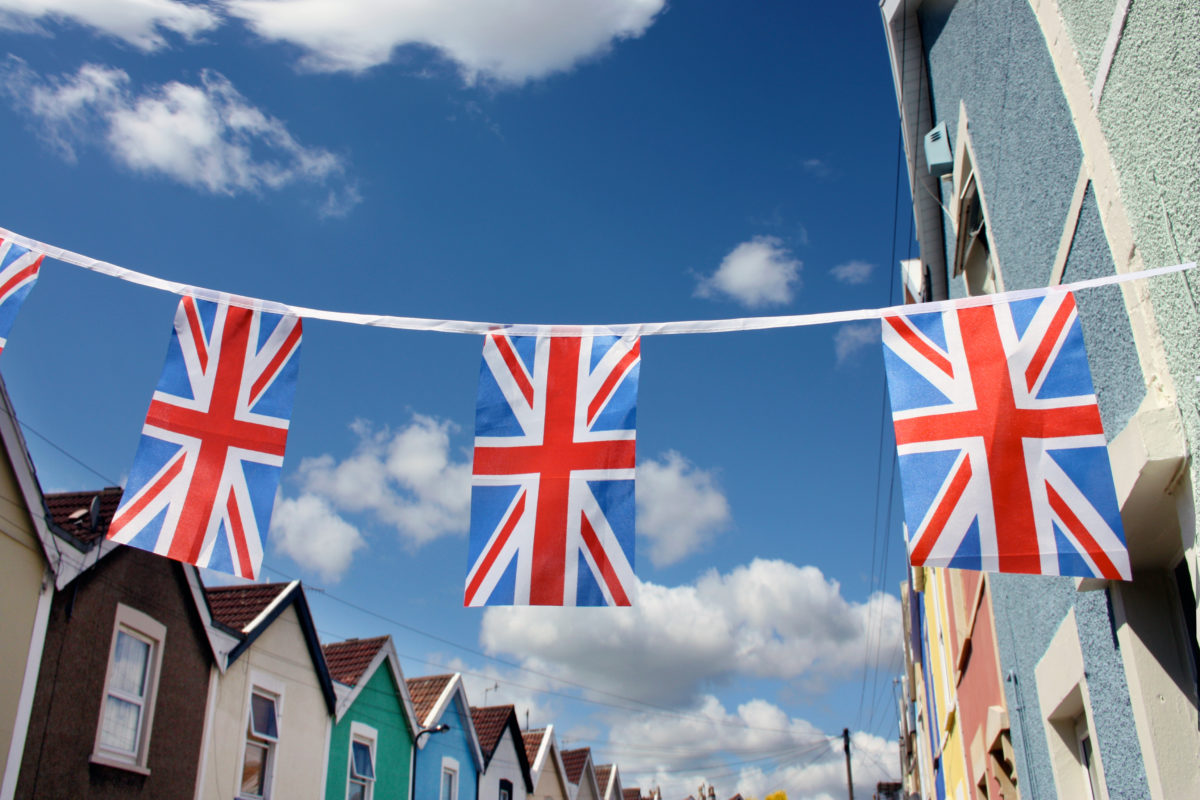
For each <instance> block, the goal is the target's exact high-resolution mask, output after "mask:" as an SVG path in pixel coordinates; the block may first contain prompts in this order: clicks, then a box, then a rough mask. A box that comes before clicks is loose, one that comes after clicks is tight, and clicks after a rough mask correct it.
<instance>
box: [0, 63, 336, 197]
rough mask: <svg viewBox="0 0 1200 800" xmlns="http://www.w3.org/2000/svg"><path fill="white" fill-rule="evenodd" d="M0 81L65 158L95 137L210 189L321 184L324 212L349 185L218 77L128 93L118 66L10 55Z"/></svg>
mask: <svg viewBox="0 0 1200 800" xmlns="http://www.w3.org/2000/svg"><path fill="white" fill-rule="evenodd" d="M0 79H2V80H3V81H4V84H5V88H4V89H3V91H5V92H7V93H8V94H9V96H10V97H11V98H12V99H13V101H14V102H15V103H16V104H17V105H18V106H21V107H24V108H25V109H27V110H28V111H29V112H31V114H32V115H33V116H34V117H36V118H37V119H39V120H40V121H41V122H42V123H43V132H44V133H43V135H45V136H46V137H47V138H48V139H49V141H50V142H51V144H52V145H54V146H55V147H56V148H57V149H58V150H59V151H60V152H61V153H62V154H63V155H64V156H65V157H67V158H69V159H73V158H74V157H75V148H76V147H77V146H79V145H81V144H82V143H90V142H93V141H97V140H99V141H100V142H102V143H103V144H104V146H106V147H107V150H108V152H109V154H110V155H111V156H112V158H113V159H114V160H115V161H117V162H118V163H120V164H123V165H124V166H126V167H129V168H130V169H133V170H135V171H137V172H142V173H146V174H150V175H160V176H164V177H167V178H170V179H171V180H174V181H177V182H178V183H182V184H183V185H185V186H190V187H192V188H195V189H200V190H203V191H207V192H211V193H213V194H225V195H233V194H237V193H239V192H261V191H263V190H278V189H281V188H283V187H285V186H288V185H290V184H295V183H301V182H303V183H309V184H314V185H317V186H321V187H324V188H326V189H327V190H328V191H329V192H330V195H331V199H330V200H329V201H327V210H328V211H329V212H331V213H337V212H339V211H341V212H345V211H346V210H348V207H349V205H353V203H354V201H355V198H356V197H357V193H356V192H355V190H354V188H353V187H351V186H348V185H346V183H345V178H344V171H345V166H344V164H343V162H342V160H341V158H339V157H338V156H336V155H334V154H333V153H331V152H329V151H328V150H323V149H321V148H313V147H305V146H303V145H301V144H300V143H299V142H297V141H296V139H295V138H294V137H293V136H292V135H291V133H289V132H288V130H287V127H286V126H285V125H284V123H283V122H281V121H280V120H278V119H276V118H274V117H271V116H269V115H267V114H266V113H264V112H263V111H261V110H259V109H258V108H256V107H254V106H253V105H251V104H250V103H249V102H248V101H247V100H246V98H245V97H243V96H242V95H241V94H240V93H239V92H238V91H237V90H236V89H235V88H234V87H233V85H232V84H231V83H230V82H229V81H228V80H227V79H226V78H225V77H224V76H222V75H220V74H219V73H216V72H212V71H210V70H205V71H204V72H203V73H201V77H200V84H199V85H189V84H184V83H179V82H176V81H172V82H170V83H166V84H162V85H160V86H154V87H149V88H147V89H146V90H145V91H144V92H143V93H141V94H136V93H135V92H134V91H133V90H132V89H131V87H130V79H129V75H128V74H127V73H125V72H124V71H122V70H119V69H113V68H109V67H103V66H98V65H95V64H88V65H85V66H83V67H81V68H80V69H79V71H78V72H76V73H75V74H74V75H71V76H67V77H58V78H42V77H41V76H39V75H37V74H36V73H34V72H33V71H32V70H30V69H29V68H28V66H26V65H25V63H24V62H22V61H20V60H19V59H16V58H12V57H10V58H9V60H8V61H7V62H6V63H5V65H4V66H3V68H0Z"/></svg>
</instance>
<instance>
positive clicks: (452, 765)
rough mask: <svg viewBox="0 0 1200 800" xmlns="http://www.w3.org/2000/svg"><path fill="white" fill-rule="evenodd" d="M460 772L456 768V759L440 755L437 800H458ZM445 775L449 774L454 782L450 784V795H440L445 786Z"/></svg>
mask: <svg viewBox="0 0 1200 800" xmlns="http://www.w3.org/2000/svg"><path fill="white" fill-rule="evenodd" d="M460 774H461V772H460V770H459V768H458V759H456V758H451V757H450V756H442V779H441V781H439V783H438V800H458V789H459V775H460ZM446 775H450V776H451V777H452V778H453V780H454V782H453V783H452V784H451V785H450V789H451V791H450V797H449V798H445V797H443V796H442V793H443V791H444V790H445V786H446Z"/></svg>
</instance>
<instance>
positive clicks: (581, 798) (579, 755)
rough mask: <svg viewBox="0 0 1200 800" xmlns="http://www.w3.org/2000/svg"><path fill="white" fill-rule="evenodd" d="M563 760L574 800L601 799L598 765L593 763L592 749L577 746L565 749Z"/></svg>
mask: <svg viewBox="0 0 1200 800" xmlns="http://www.w3.org/2000/svg"><path fill="white" fill-rule="evenodd" d="M562 761H563V768H564V769H565V770H566V772H567V783H569V784H571V796H572V797H573V798H574V800H600V788H599V782H598V781H597V779H596V767H595V765H593V764H592V749H591V748H590V747H576V748H572V749H570V750H563V752H562Z"/></svg>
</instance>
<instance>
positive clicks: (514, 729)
mask: <svg viewBox="0 0 1200 800" xmlns="http://www.w3.org/2000/svg"><path fill="white" fill-rule="evenodd" d="M471 719H472V721H473V722H474V723H475V734H476V735H477V736H478V737H479V748H480V750H481V751H482V753H483V772H482V773H481V774H480V776H479V796H478V800H525V798H526V797H527V796H529V793H530V792H532V791H533V778H532V777H531V776H530V773H529V759H528V758H527V757H526V755H525V740H524V739H523V738H522V736H521V726H520V724H519V723H518V722H517V710H516V709H515V708H514V707H513V706H510V705H507V706H484V707H482V708H477V707H474V706H473V707H472V708H471Z"/></svg>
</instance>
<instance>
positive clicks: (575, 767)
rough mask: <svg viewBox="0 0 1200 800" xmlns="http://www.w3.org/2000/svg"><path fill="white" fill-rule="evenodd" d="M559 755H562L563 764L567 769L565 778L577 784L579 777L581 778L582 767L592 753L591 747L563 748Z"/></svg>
mask: <svg viewBox="0 0 1200 800" xmlns="http://www.w3.org/2000/svg"><path fill="white" fill-rule="evenodd" d="M559 755H561V756H562V760H563V766H564V767H566V770H567V780H569V781H570V782H571V783H573V784H575V785H576V786H578V785H579V781H580V779H582V778H583V768H584V766H586V765H587V761H588V759H589V758H590V757H591V755H592V750H591V748H590V747H577V748H575V749H574V750H563V751H562V752H561V753H559Z"/></svg>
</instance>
